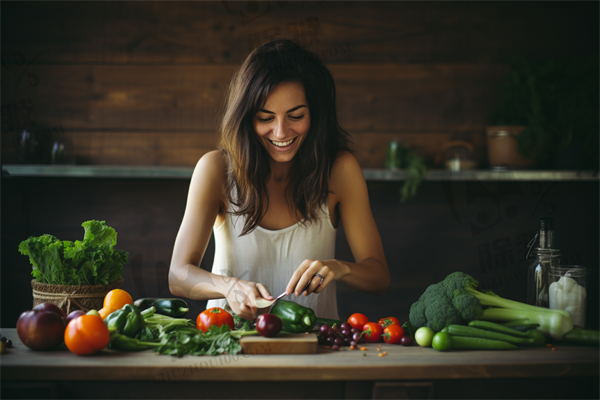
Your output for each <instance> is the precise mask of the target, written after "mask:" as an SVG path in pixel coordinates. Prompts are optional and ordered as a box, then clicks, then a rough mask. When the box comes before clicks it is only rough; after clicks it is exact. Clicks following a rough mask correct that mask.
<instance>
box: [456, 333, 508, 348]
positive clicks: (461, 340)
mask: <svg viewBox="0 0 600 400" xmlns="http://www.w3.org/2000/svg"><path fill="white" fill-rule="evenodd" d="M451 346H452V347H451V348H452V349H456V350H512V349H516V348H517V346H515V345H514V344H511V343H507V342H503V341H501V340H492V339H484V338H477V337H465V336H452V344H451Z"/></svg>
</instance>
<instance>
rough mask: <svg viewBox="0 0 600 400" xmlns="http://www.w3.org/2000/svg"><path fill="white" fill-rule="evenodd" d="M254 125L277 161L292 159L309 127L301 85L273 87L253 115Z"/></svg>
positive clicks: (291, 84) (285, 84)
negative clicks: (263, 103) (262, 104)
mask: <svg viewBox="0 0 600 400" xmlns="http://www.w3.org/2000/svg"><path fill="white" fill-rule="evenodd" d="M252 125H253V127H254V132H256V134H257V135H258V138H259V139H260V141H261V142H262V145H263V146H264V147H265V149H267V152H269V155H270V156H271V158H272V159H273V160H274V161H275V162H288V161H291V160H292V159H293V158H294V156H295V155H296V153H297V152H298V149H299V148H300V145H301V144H302V142H303V141H304V139H305V138H306V135H307V134H308V129H309V128H310V113H309V110H308V104H307V102H306V98H305V96H304V89H303V88H302V86H300V85H299V84H297V83H282V84H280V85H279V86H277V87H276V88H275V89H273V91H271V93H270V94H269V96H268V97H267V101H266V103H265V105H264V106H263V108H261V109H260V111H259V112H258V113H256V115H255V116H254V119H253V121H252Z"/></svg>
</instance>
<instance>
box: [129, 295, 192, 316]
mask: <svg viewBox="0 0 600 400" xmlns="http://www.w3.org/2000/svg"><path fill="white" fill-rule="evenodd" d="M133 304H134V305H136V306H137V307H139V308H140V309H142V310H145V309H147V308H150V307H154V308H155V309H156V311H155V312H156V313H157V314H162V315H168V316H169V317H173V318H184V317H185V315H186V314H187V312H188V311H189V310H190V309H189V307H188V305H187V303H186V302H185V301H184V300H182V299H159V298H153V297H144V298H141V299H137V300H136V301H135V302H134V303H133Z"/></svg>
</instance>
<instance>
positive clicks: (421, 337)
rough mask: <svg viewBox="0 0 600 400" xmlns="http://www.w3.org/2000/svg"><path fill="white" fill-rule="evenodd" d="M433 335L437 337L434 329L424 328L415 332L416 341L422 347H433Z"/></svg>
mask: <svg viewBox="0 0 600 400" xmlns="http://www.w3.org/2000/svg"><path fill="white" fill-rule="evenodd" d="M433 335H435V332H434V331H433V329H431V328H428V327H426V326H422V327H420V328H419V329H417V331H416V332H415V341H416V342H417V343H418V344H419V346H421V347H431V341H432V340H433Z"/></svg>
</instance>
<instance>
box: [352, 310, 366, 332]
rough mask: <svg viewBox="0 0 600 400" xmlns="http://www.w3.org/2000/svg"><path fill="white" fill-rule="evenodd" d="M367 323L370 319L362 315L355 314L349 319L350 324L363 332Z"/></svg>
mask: <svg viewBox="0 0 600 400" xmlns="http://www.w3.org/2000/svg"><path fill="white" fill-rule="evenodd" d="M367 322H369V318H367V316H366V315H364V314H361V313H354V314H352V315H351V316H350V318H348V323H349V324H350V325H352V327H353V328H355V329H360V330H362V328H363V326H365V324H366V323H367Z"/></svg>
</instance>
